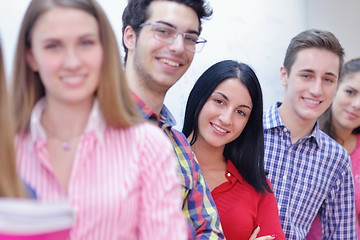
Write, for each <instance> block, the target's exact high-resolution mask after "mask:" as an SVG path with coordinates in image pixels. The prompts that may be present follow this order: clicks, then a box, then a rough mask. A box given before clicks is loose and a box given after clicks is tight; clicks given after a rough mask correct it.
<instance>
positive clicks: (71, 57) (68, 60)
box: [64, 49, 81, 70]
mask: <svg viewBox="0 0 360 240" xmlns="http://www.w3.org/2000/svg"><path fill="white" fill-rule="evenodd" d="M80 65H81V60H80V57H79V55H78V53H77V52H76V49H68V50H67V51H66V53H65V59H64V67H65V68H66V69H69V70H74V69H77V68H79V67H80Z"/></svg>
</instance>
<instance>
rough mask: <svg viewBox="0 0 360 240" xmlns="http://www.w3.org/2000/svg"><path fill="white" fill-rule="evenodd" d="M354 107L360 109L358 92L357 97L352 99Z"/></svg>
mask: <svg viewBox="0 0 360 240" xmlns="http://www.w3.org/2000/svg"><path fill="white" fill-rule="evenodd" d="M351 105H352V107H353V108H354V109H356V110H359V109H360V95H359V94H358V95H357V96H356V98H355V99H353V101H352V104H351Z"/></svg>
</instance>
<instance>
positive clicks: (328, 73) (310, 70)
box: [300, 69, 338, 78]
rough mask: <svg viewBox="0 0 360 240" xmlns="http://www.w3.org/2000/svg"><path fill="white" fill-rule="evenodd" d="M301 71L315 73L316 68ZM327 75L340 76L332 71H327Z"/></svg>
mask: <svg viewBox="0 0 360 240" xmlns="http://www.w3.org/2000/svg"><path fill="white" fill-rule="evenodd" d="M300 72H309V73H315V71H314V70H312V69H301V70H300ZM325 75H329V76H333V77H336V78H337V77H338V75H336V74H335V73H332V72H326V73H325Z"/></svg>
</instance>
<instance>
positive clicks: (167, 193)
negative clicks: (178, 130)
mask: <svg viewBox="0 0 360 240" xmlns="http://www.w3.org/2000/svg"><path fill="white" fill-rule="evenodd" d="M45 105H46V102H45V99H42V100H40V101H39V102H38V103H37V104H36V106H35V108H34V110H33V112H32V116H31V123H30V131H29V132H28V133H27V134H25V135H19V136H17V141H16V144H17V157H18V167H19V171H20V174H21V176H22V178H23V179H24V181H26V182H27V183H29V185H30V186H31V187H33V188H34V189H35V191H36V193H37V196H38V198H39V199H40V200H41V201H54V200H59V199H67V200H68V201H70V203H71V204H72V205H73V207H74V209H75V212H76V219H75V225H74V229H73V231H72V239H96V240H99V239H129V240H130V239H185V238H186V230H185V229H186V228H185V219H184V217H183V215H182V212H181V203H182V201H181V194H180V184H179V180H178V178H177V175H176V160H175V157H174V152H173V149H172V146H171V144H170V142H169V140H168V139H167V137H166V136H165V135H164V134H163V133H162V132H161V130H160V129H158V128H157V127H156V126H153V125H151V124H148V123H144V124H140V125H137V126H134V127H130V128H127V129H121V130H119V129H113V128H110V127H108V126H107V125H106V123H105V121H104V119H103V118H102V115H101V112H100V108H99V106H98V102H97V101H95V102H94V106H93V109H92V112H91V114H90V117H89V120H88V124H87V127H86V130H85V132H84V134H83V135H82V137H81V139H80V142H79V145H78V148H77V152H76V155H75V159H74V163H73V169H72V173H71V176H70V180H69V187H68V192H67V193H66V192H64V190H63V189H62V187H61V186H60V184H59V182H58V180H57V179H56V177H55V175H54V173H53V170H52V166H51V163H50V161H49V156H48V152H47V148H46V142H47V138H46V134H45V131H44V129H43V128H42V126H41V124H40V117H41V114H42V112H43V110H44V108H45Z"/></svg>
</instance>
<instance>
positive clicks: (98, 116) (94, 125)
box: [30, 97, 106, 143]
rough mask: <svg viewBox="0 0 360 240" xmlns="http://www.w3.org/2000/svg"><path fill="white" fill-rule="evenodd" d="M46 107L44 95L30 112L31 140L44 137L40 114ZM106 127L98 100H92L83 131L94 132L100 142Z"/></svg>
mask: <svg viewBox="0 0 360 240" xmlns="http://www.w3.org/2000/svg"><path fill="white" fill-rule="evenodd" d="M45 108H46V97H43V98H41V99H40V100H39V101H38V102H37V103H36V104H35V107H34V109H33V111H32V113H31V118H30V135H31V139H32V141H33V142H35V141H36V140H37V139H46V138H47V136H46V132H45V129H44V128H43V126H42V125H41V116H42V114H43V112H44V110H45ZM105 128H106V122H105V120H104V118H103V116H102V113H101V110H100V106H99V101H98V100H97V99H95V100H94V103H93V106H92V109H91V112H90V115H89V119H88V122H87V125H86V127H85V131H84V133H83V134H85V133H89V132H94V133H95V136H96V137H97V139H98V141H99V142H100V143H102V142H103V134H102V133H103V132H104V131H105Z"/></svg>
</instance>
